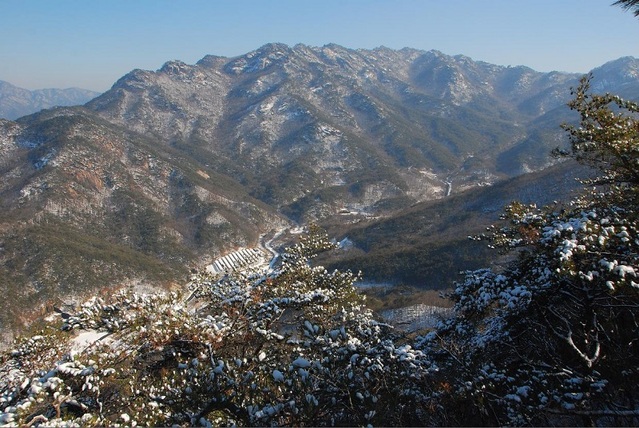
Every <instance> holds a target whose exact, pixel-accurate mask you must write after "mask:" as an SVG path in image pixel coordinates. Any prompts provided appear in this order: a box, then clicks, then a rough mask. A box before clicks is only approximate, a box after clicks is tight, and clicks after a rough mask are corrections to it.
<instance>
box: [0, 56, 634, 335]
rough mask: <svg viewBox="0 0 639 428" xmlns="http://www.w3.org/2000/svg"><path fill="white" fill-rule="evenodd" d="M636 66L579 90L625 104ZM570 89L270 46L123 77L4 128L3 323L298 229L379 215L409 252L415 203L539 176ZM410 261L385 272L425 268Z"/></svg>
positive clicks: (534, 75) (485, 72)
mask: <svg viewBox="0 0 639 428" xmlns="http://www.w3.org/2000/svg"><path fill="white" fill-rule="evenodd" d="M637 63H638V60H636V59H633V58H625V59H621V60H619V61H616V62H612V63H609V64H606V65H604V66H603V67H602V68H601V70H599V71H597V70H595V84H599V83H600V82H605V85H607V86H606V87H610V88H619V89H620V92H621V95H625V94H630V95H631V96H634V95H633V94H639V81H636V79H635V80H633V79H632V78H631V77H629V76H632V73H633V70H636V67H637ZM578 78H579V76H578V75H575V74H566V73H558V72H552V73H540V72H536V71H534V70H531V69H529V68H526V67H502V66H497V65H492V64H487V63H484V62H477V61H473V60H472V59H470V58H467V57H464V56H454V57H452V56H448V55H445V54H443V53H441V52H438V51H430V52H424V51H418V50H414V49H402V50H391V49H387V48H378V49H374V50H352V49H347V48H344V47H341V46H337V45H328V46H324V47H321V48H318V47H309V46H304V45H296V46H294V47H289V46H286V45H281V44H270V45H266V46H264V47H262V48H260V49H258V50H256V51H253V52H250V53H248V54H246V55H242V56H239V57H235V58H223V57H216V56H206V57H204V58H203V59H202V60H200V61H199V62H198V63H197V64H195V65H187V64H184V63H182V62H179V61H171V62H167V63H166V64H165V65H164V66H163V67H162V68H161V69H160V70H157V71H155V72H152V71H143V70H134V71H132V72H130V73H129V74H127V75H126V76H124V77H122V78H121V79H120V80H118V81H117V82H116V83H115V84H114V85H113V87H112V88H111V89H110V90H109V91H107V92H105V93H104V94H102V95H100V96H98V97H97V98H95V99H93V100H91V101H90V102H88V103H87V104H86V105H85V106H83V107H58V108H52V109H47V110H44V111H41V112H39V113H36V114H33V115H29V116H24V117H21V118H19V119H18V120H16V121H9V120H1V119H0V177H1V179H0V278H2V281H1V282H0V285H1V287H2V290H3V292H5V295H10V296H12V297H15V301H16V302H17V303H16V304H15V305H13V306H12V308H8V309H7V311H5V312H3V313H0V326H2V325H17V324H20V323H21V322H22V321H25V319H23V318H21V317H22V316H23V314H24V313H25V312H24V311H22V310H21V308H23V307H25V306H28V305H34V304H38V303H41V302H44V301H49V300H51V299H53V298H61V299H66V298H67V297H68V296H76V295H80V294H83V293H89V292H90V293H93V292H95V290H97V289H104V288H108V287H117V286H123V285H131V284H136V283H142V284H148V285H159V284H162V285H171V284H175V283H176V282H179V281H181V280H182V279H183V278H184V277H185V275H186V273H187V272H188V270H189V268H193V267H201V266H202V265H203V264H205V263H208V262H210V261H211V260H212V259H213V258H215V257H217V256H220V255H223V254H225V253H228V252H230V251H232V250H234V249H237V248H239V247H248V246H254V245H258V243H259V242H261V241H262V240H263V239H264V238H265V237H268V236H272V234H273V233H274V232H276V231H281V230H283V229H285V228H287V227H290V226H292V225H294V224H295V222H306V221H309V220H319V221H322V222H326V223H327V224H335V223H336V222H337V223H340V222H341V224H342V225H343V224H344V223H349V222H355V221H360V220H362V219H365V220H362V221H365V222H367V221H369V220H367V219H371V218H380V219H388V221H389V223H380V225H382V226H380V227H382V228H383V229H384V230H385V231H386V232H388V233H391V234H394V236H395V237H396V238H394V240H395V241H401V240H404V242H412V241H411V240H409V239H405V238H406V236H407V235H406V234H407V233H412V232H410V231H411V230H413V229H410V228H408V229H405V230H402V228H401V225H402V224H405V222H402V221H399V222H396V223H393V219H394V218H399V217H397V216H406V217H404V218H406V219H409V220H407V221H409V222H411V223H415V225H418V224H419V222H424V221H429V220H428V217H429V216H432V215H433V212H435V211H436V210H437V209H439V208H436V205H432V207H434V208H432V209H429V210H427V211H425V213H424V214H422V215H421V217H420V216H417V217H411V216H410V215H409V214H406V213H410V212H414V210H415V208H414V207H415V206H417V207H420V206H421V205H420V204H435V202H429V201H435V200H438V199H443V198H444V197H445V196H452V197H453V198H455V199H452V198H446V199H450V200H451V201H453V200H456V201H460V200H465V199H468V200H470V199H472V198H474V197H475V195H476V197H477V198H480V199H481V198H483V197H484V196H481V195H488V194H489V193H487V190H485V189H487V187H488V186H490V185H495V184H497V183H499V182H501V181H503V180H505V179H509V178H512V177H516V176H519V175H521V174H524V173H528V172H534V171H543V170H545V169H546V168H548V167H549V166H550V165H552V164H554V163H555V162H556V161H555V160H553V159H552V158H550V157H549V152H550V150H551V149H552V148H554V147H556V146H557V145H561V144H562V143H563V141H564V140H563V138H564V137H565V136H564V135H563V131H561V129H560V128H559V124H560V123H561V122H562V121H570V120H575V117H574V116H571V113H570V111H569V110H568V108H567V107H565V103H566V102H567V101H568V100H569V98H570V87H571V86H574V85H576V84H577V81H578ZM602 84H603V83H602ZM564 167H565V165H558V166H557V167H556V168H558V169H559V171H564V170H563V169H562V168H564ZM565 171H568V170H565ZM541 173H543V172H540V174H541ZM557 174H560V172H558V173H557ZM526 177H528V180H529V181H526V180H527V178H526ZM534 177H537V176H528V175H527V176H524V177H522V178H520V179H519V180H521V181H520V182H521V183H524V184H525V185H526V186H535V183H534V180H536V178H534ZM546 182H549V181H546ZM526 186H524V187H526ZM469 189H470V192H469ZM473 189H474V190H473ZM495 189H499V188H495ZM496 191H497V190H496ZM475 192H477V193H475ZM456 195H458V196H456ZM486 197H488V196H486ZM442 203H443V202H442ZM451 203H452V202H451ZM416 204H417V205H416ZM429 206H431V205H429ZM442 206H443V205H442ZM477 206H481V203H480V202H477ZM411 207H412V208H411ZM454 207H456V208H447V209H448V212H452V211H455V210H459V211H467V210H468V211H469V212H470V211H472V209H471V208H469V207H467V206H466V205H463V204H459V203H458V205H454ZM407 210H408V211H407ZM410 210H413V211H410ZM433 210H435V211H433ZM451 210H452V211H451ZM344 213H348V215H343V214H344ZM353 213H354V214H353ZM457 214H459V213H457ZM472 215H473V214H472V213H470V214H469V216H470V217H472ZM470 217H469V218H470ZM456 219H458V217H456V216H452V215H451V218H450V221H449V222H448V223H446V222H442V223H440V226H438V228H435V229H433V230H431V231H429V234H430V235H429V239H431V238H432V239H433V240H439V241H438V242H443V240H444V239H447V238H446V237H447V236H448V235H446V233H447V232H446V233H444V231H445V230H449V229H450V228H451V227H453V223H454V222H455V221H457V220H456ZM362 224H364V223H362ZM471 224H472V222H470V223H467V222H460V223H459V225H458V227H457V230H456V233H458V234H459V236H463V235H464V234H465V233H466V231H465V229H466V228H467V227H469V225H471ZM393 225H399V226H397V227H395V226H393ZM440 229H441V230H440ZM334 230H345V229H339V228H337V227H336V228H335V229H334ZM362 230H364V229H362ZM440 231H441V232H442V234H440V235H438V234H439V233H440ZM358 233H359V232H358ZM350 234H351V233H350V232H348V233H345V235H347V236H348V235H350ZM359 236H360V235H357V236H356V234H355V233H353V239H354V240H355V241H356V250H357V251H364V252H369V253H370V255H371V260H373V258H372V256H373V255H374V254H373V253H372V252H371V251H373V248H372V247H371V248H368V247H366V244H365V243H364V244H363V243H362V242H364V241H366V239H365V238H361V237H359ZM456 236H457V235H456ZM374 239H378V238H374V237H373V235H371V241H370V242H371V243H372V242H373V241H372V240H374ZM458 241H459V240H458V239H457V238H455V240H453V241H451V244H450V245H449V247H450V249H452V250H454V248H453V247H454V246H455V245H457V244H456V243H457V242H458ZM413 244H415V245H418V243H417V242H413ZM413 244H407V245H413ZM371 245H372V244H371ZM419 245H422V246H423V242H421V243H419ZM416 248H417V247H416ZM419 248H422V247H419ZM452 250H451V251H452ZM375 251H377V250H375ZM393 251H394V250H393ZM353 254H354V253H353ZM377 254H383V252H378V253H377ZM407 254H408V253H407ZM423 254H426V253H423ZM389 260H390V263H393V262H394V261H398V263H399V261H401V260H406V257H403V258H402V257H393V258H392V259H389ZM433 260H436V259H433ZM358 263H359V264H357V263H356V264H355V265H356V266H363V264H362V263H360V262H359V261H358ZM408 266H409V265H408V264H407V265H405V266H404V268H402V265H401V264H397V265H395V266H394V267H391V269H389V270H388V276H392V277H397V273H398V272H400V271H401V270H402V269H404V270H406V269H412V270H413V272H423V273H424V274H425V275H426V274H427V273H428V270H427V269H421V268H420V267H415V266H414V265H412V264H411V265H410V267H408ZM424 266H426V265H424ZM430 266H432V263H431V264H430ZM420 269H421V270H420ZM400 273H401V272H400ZM374 276H375V279H379V278H382V277H383V274H379V272H377V273H375V275H374ZM429 281H430V280H429V278H424V282H425V283H428V282H429Z"/></svg>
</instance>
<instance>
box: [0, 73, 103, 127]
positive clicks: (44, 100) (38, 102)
mask: <svg viewBox="0 0 639 428" xmlns="http://www.w3.org/2000/svg"><path fill="white" fill-rule="evenodd" d="M98 95H100V93H99V92H94V91H89V90H88V89H80V88H68V89H36V90H35V91H30V90H28V89H24V88H19V87H17V86H14V85H12V84H11V83H9V82H4V81H2V80H0V118H3V119H9V120H15V119H17V118H19V117H22V116H26V115H28V114H32V113H37V112H38V111H40V110H42V109H45V108H51V107H56V106H74V105H80V104H84V103H86V102H87V101H89V100H91V99H93V98H95V97H97V96H98Z"/></svg>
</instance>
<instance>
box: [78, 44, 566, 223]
mask: <svg viewBox="0 0 639 428" xmlns="http://www.w3.org/2000/svg"><path fill="white" fill-rule="evenodd" d="M577 78H578V76H576V75H572V74H565V73H539V72H535V71H533V70H531V69H529V68H525V67H510V68H509V67H501V66H495V65H491V64H487V63H483V62H475V61H472V60H471V59H470V58H467V57H464V56H456V57H451V56H447V55H444V54H442V53H441V52H437V51H430V52H422V51H417V50H412V49H403V50H400V51H395V50H391V49H387V48H378V49H374V50H352V49H346V48H343V47H341V46H337V45H328V46H324V47H322V48H313V47H309V46H304V45H296V46H294V47H289V46H286V45H281V44H269V45H266V46H263V47H262V48H260V49H258V50H256V51H254V52H250V53H248V54H246V55H243V56H241V57H237V58H230V59H227V58H220V57H213V56H207V57H205V58H203V59H202V60H201V61H199V62H198V63H197V64H195V65H187V64H184V63H182V62H179V61H172V62H168V63H166V64H165V65H164V66H163V67H162V68H161V69H160V70H158V71H157V72H149V71H142V70H135V71H133V72H131V73H129V74H128V75H126V76H124V77H123V78H122V79H120V80H119V81H118V82H117V83H116V84H115V85H114V86H113V88H112V89H111V90H109V91H107V92H106V93H104V94H103V95H101V96H100V97H98V98H96V99H94V100H92V101H91V102H90V103H88V104H87V107H88V108H89V109H91V110H93V111H95V112H96V113H98V114H99V115H100V116H101V117H103V118H104V119H106V120H109V121H111V122H115V123H118V124H120V125H122V126H125V127H127V128H129V129H131V130H134V131H136V132H140V133H143V134H145V135H153V136H154V137H156V138H158V139H159V140H162V141H163V142H164V143H165V144H169V145H173V146H174V147H184V148H185V150H188V151H193V150H198V151H199V153H200V156H203V157H204V158H206V159H207V163H209V164H210V165H215V166H214V168H216V169H218V170H224V171H228V173H229V174H230V175H231V176H232V177H234V178H235V179H236V180H238V181H240V182H242V183H244V184H245V185H246V186H247V187H248V188H249V190H250V193H251V194H252V195H253V196H255V197H256V198H258V199H260V200H263V201H265V202H266V203H269V204H272V205H274V206H276V207H278V209H280V210H281V211H282V212H284V213H286V214H287V215H289V216H290V217H291V218H293V219H295V220H298V221H302V220H306V219H308V218H314V217H322V216H325V215H327V214H329V213H333V212H335V211H336V210H337V209H339V208H343V207H344V204H346V205H348V207H349V208H352V209H359V210H378V209H379V208H380V207H384V206H385V207H389V208H398V207H403V206H407V205H409V204H410V203H412V202H414V201H415V200H427V199H433V198H436V197H440V196H443V195H444V194H445V193H446V192H448V186H449V184H447V183H450V182H452V183H453V184H452V186H453V191H457V190H462V189H464V188H467V187H472V186H475V185H476V184H477V183H479V182H483V183H493V182H495V181H496V180H498V179H501V178H504V177H507V176H512V175H516V174H519V173H521V172H525V171H530V170H535V169H540V168H542V167H544V166H547V165H548V164H549V159H548V157H547V156H539V155H538V154H537V152H539V150H537V151H536V152H535V153H532V154H531V153H529V152H528V151H526V150H521V149H520V150H517V149H518V148H519V146H520V145H522V144H525V143H526V142H527V141H533V142H536V143H538V144H537V146H539V144H542V142H540V141H539V139H540V138H541V137H542V136H544V137H545V136H546V134H547V135H548V136H549V137H550V141H548V142H547V143H546V144H547V145H548V149H550V148H552V147H554V146H556V144H557V138H558V137H557V135H558V134H561V131H560V130H559V129H558V128H557V126H556V123H554V124H553V125H552V128H551V129H549V128H548V122H544V121H538V119H539V118H540V117H543V115H544V114H547V113H548V112H551V111H554V109H556V108H559V107H561V106H563V105H564V104H565V102H566V101H567V100H568V99H569V97H570V92H569V87H570V86H571V85H575V84H576V82H577ZM537 148H539V147H537ZM513 159H514V160H515V161H514V162H513ZM407 196H408V197H407Z"/></svg>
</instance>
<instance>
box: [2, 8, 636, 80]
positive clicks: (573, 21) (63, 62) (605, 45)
mask: <svg viewBox="0 0 639 428" xmlns="http://www.w3.org/2000/svg"><path fill="white" fill-rule="evenodd" d="M612 2H613V0H562V1H560V2H558V1H555V0H541V1H537V2H513V1H505V0H490V1H486V2H477V1H473V0H449V1H446V2H435V1H420V0H397V1H382V0H370V1H365V0H341V1H338V0H328V1H323V2H311V1H308V2H299V1H292V0H280V1H273V2H260V1H257V0H243V1H235V2H227V1H220V2H208V1H203V0H186V1H183V2H171V1H167V0H157V1H151V0H139V1H136V2H132V3H127V2H125V1H123V0H114V1H110V2H85V1H80V0H60V1H56V2H49V1H46V0H33V1H28V2H25V1H21V0H3V1H2V2H0V24H1V25H0V37H2V39H3V40H5V41H6V42H5V43H3V44H2V45H0V54H1V55H2V57H3V58H4V60H3V61H2V62H1V63H0V80H4V81H7V82H9V83H11V84H13V85H16V86H19V87H22V88H26V89H31V90H33V89H43V88H69V87H79V88H83V89H90V90H94V91H100V92H102V91H105V90H107V89H109V88H110V87H111V85H112V84H113V83H115V81H117V79H119V78H120V77H122V76H123V75H125V74H126V73H128V72H129V71H131V70H133V69H136V68H141V69H148V70H156V69H158V68H160V67H161V66H162V64H164V63H165V62H166V61H170V60H181V61H184V62H185V63H188V64H194V63H195V62H197V61H198V60H199V59H201V58H202V57H204V56H205V55H208V54H211V55H220V56H226V57H235V56H238V55H242V54H244V53H247V52H250V51H252V50H255V49H257V48H259V47H260V46H263V45H264V44H267V43H271V42H279V43H285V44H287V45H289V46H293V45H295V44H297V43H302V44H306V45H310V46H323V45H326V44H329V43H336V44H339V45H342V46H344V47H347V48H352V49H372V48H375V47H378V46H387V47H389V48H393V49H401V48H403V47H410V48H415V49H421V50H425V51H428V50H432V49H436V50H439V51H441V52H443V53H445V54H447V55H458V54H462V55H466V56H468V57H471V58H472V59H474V60H476V61H485V62H490V63H494V64H498V65H505V66H508V65H511V66H517V65H525V66H528V67H531V68H533V69H535V70H537V71H553V70H556V71H566V72H580V73H585V72H587V71H589V70H591V69H593V68H595V67H597V66H600V65H602V64H604V63H606V62H608V61H611V60H614V59H617V58H619V57H622V56H635V57H639V44H637V43H635V42H633V41H636V40H639V19H637V18H635V17H634V16H633V15H632V14H631V13H629V12H624V11H623V10H622V9H621V8H620V7H616V6H615V7H613V6H611V3H612Z"/></svg>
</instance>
